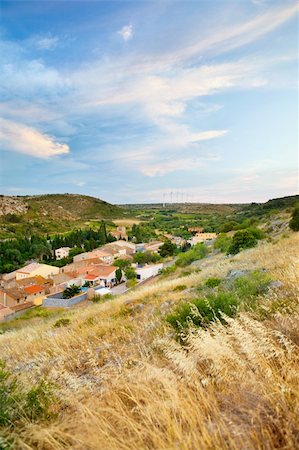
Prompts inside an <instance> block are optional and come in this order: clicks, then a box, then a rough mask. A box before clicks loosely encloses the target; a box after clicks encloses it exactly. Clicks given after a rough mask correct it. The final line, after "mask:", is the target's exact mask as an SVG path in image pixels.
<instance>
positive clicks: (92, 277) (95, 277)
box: [84, 275, 98, 281]
mask: <svg viewBox="0 0 299 450" xmlns="http://www.w3.org/2000/svg"><path fill="white" fill-rule="evenodd" d="M97 278H98V276H96V275H85V277H84V280H87V281H88V280H90V281H94V280H96V279H97Z"/></svg>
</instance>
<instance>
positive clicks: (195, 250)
mask: <svg viewBox="0 0 299 450" xmlns="http://www.w3.org/2000/svg"><path fill="white" fill-rule="evenodd" d="M207 254H208V249H207V247H206V246H205V245H204V244H196V245H194V247H192V248H191V249H190V250H188V251H187V252H185V253H181V254H180V255H179V257H178V258H177V260H176V262H175V264H176V265H177V266H180V267H184V266H188V265H189V264H191V263H192V262H193V261H197V260H198V259H202V258H204V257H205V256H206V255H207Z"/></svg>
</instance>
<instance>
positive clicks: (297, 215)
mask: <svg viewBox="0 0 299 450" xmlns="http://www.w3.org/2000/svg"><path fill="white" fill-rule="evenodd" d="M289 227H290V228H291V230H293V231H299V205H296V206H295V208H294V210H293V213H292V219H291V220H290V223H289Z"/></svg>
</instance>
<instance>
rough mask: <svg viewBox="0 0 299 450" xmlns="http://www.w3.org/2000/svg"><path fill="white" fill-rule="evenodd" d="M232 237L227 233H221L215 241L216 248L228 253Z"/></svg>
mask: <svg viewBox="0 0 299 450" xmlns="http://www.w3.org/2000/svg"><path fill="white" fill-rule="evenodd" d="M231 242H232V238H231V237H230V236H227V235H226V234H223V233H221V234H219V236H217V238H216V240H215V242H214V248H215V249H217V250H220V251H221V252H223V253H226V252H227V251H228V249H229V247H230V245H231Z"/></svg>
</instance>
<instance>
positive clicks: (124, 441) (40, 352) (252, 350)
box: [0, 234, 299, 450]
mask: <svg viewBox="0 0 299 450" xmlns="http://www.w3.org/2000/svg"><path fill="white" fill-rule="evenodd" d="M297 244H298V237H297V236H296V235H295V234H292V235H291V236H290V237H289V238H288V239H282V240H280V241H278V242H277V243H274V244H262V245H261V246H260V247H259V248H255V249H252V250H248V251H246V252H243V253H241V254H239V255H237V256H235V257H234V258H232V259H229V258H225V257H219V256H217V257H214V258H211V259H207V260H204V261H202V263H201V267H202V271H201V272H193V273H191V274H190V275H187V276H185V277H180V278H178V277H176V278H173V279H171V278H170V279H165V280H163V279H162V280H160V281H159V282H158V283H157V284H153V285H150V286H144V287H143V288H140V289H138V290H136V291H134V292H132V293H129V294H127V295H125V296H122V297H119V298H117V299H115V300H113V301H110V302H109V303H104V304H101V305H92V306H91V307H88V308H86V309H84V310H83V309H80V310H78V311H76V310H73V311H71V312H70V313H69V315H68V317H69V318H70V320H71V323H70V325H69V326H67V327H64V328H53V323H54V319H53V321H51V320H48V321H47V323H46V324H45V323H43V322H42V320H41V321H40V323H34V325H33V326H30V324H29V325H27V326H24V328H22V329H21V330H16V331H12V332H9V333H5V334H4V335H3V336H1V337H0V352H1V354H3V355H5V359H6V361H7V365H8V367H9V368H10V369H12V370H13V371H14V372H15V373H18V374H20V375H19V377H20V381H22V382H23V383H24V384H26V385H28V386H31V385H32V383H33V382H34V380H36V379H41V378H47V379H49V380H50V381H52V382H54V383H55V385H56V386H57V388H56V389H57V392H58V393H59V395H60V397H61V399H62V406H61V411H60V415H59V418H58V420H57V421H53V422H51V423H30V422H24V423H23V424H22V427H18V428H17V429H16V430H15V431H14V432H13V435H14V438H15V447H16V448H21V449H35V448H38V449H51V450H52V449H53V450H54V449H55V450H56V449H57V450H58V449H65V448H72V449H78V450H79V449H80V450H81V449H82V450H83V449H84V450H85V449H94V450H97V449H111V450H112V449H113V450H114V449H115V450H116V449H121V450H122V449H123V450H127V449H130V450H131V449H132V450H139V449H157V450H160V449H161V450H170V449H180V450H185V449H186V450H187V449H188V450H189V449H215V448H221V449H290V450H291V449H295V448H299V447H298V444H297V443H298V442H299V433H298V425H297V424H298V410H299V391H298V387H299V379H298V378H299V376H298V374H299V361H298V343H299V331H298V329H299V328H298V324H299V320H298V319H299V316H298V313H296V312H292V315H290V314H286V312H287V313H288V312H289V309H288V307H289V305H290V304H291V306H292V308H291V310H292V311H295V309H296V300H297V298H298V285H299V283H298V259H296V258H297V255H296V253H297V248H298V247H297ZM232 268H234V269H256V268H266V269H267V270H269V271H270V273H271V274H272V276H273V277H274V279H278V280H281V281H282V282H283V283H284V287H283V289H282V290H279V291H277V293H275V294H274V293H273V294H272V295H271V296H270V295H269V296H268V298H267V299H265V300H264V307H265V308H266V309H269V310H271V308H272V310H273V304H274V305H279V306H281V305H285V308H281V312H280V313H275V311H272V312H273V313H272V315H271V316H270V317H269V318H268V319H267V320H265V321H264V322H259V321H257V320H255V319H254V318H253V316H250V315H245V314H243V315H240V316H239V317H238V318H237V319H228V321H229V324H228V326H222V325H220V324H216V325H214V326H213V327H212V328H210V329H209V330H208V331H203V330H193V332H190V336H189V339H188V342H187V343H186V347H184V348H183V347H181V346H180V345H179V344H178V343H176V341H175V340H174V339H173V338H172V336H171V333H170V331H169V329H168V328H167V327H166V326H165V324H164V321H163V320H161V314H162V315H163V312H164V308H165V306H164V304H165V301H166V300H167V301H168V303H169V304H175V303H176V302H178V301H179V300H181V298H182V297H184V298H186V299H188V295H189V296H190V295H191V294H188V292H183V293H182V292H180V291H173V289H174V288H175V287H176V286H178V285H186V286H187V287H188V288H192V287H193V286H197V285H198V284H199V283H200V282H201V281H203V280H205V279H206V278H208V277H210V276H217V277H224V276H225V275H226V274H227V272H228V270H230V269H232Z"/></svg>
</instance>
